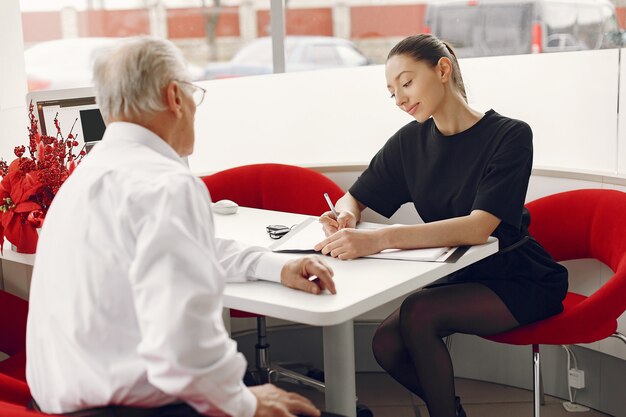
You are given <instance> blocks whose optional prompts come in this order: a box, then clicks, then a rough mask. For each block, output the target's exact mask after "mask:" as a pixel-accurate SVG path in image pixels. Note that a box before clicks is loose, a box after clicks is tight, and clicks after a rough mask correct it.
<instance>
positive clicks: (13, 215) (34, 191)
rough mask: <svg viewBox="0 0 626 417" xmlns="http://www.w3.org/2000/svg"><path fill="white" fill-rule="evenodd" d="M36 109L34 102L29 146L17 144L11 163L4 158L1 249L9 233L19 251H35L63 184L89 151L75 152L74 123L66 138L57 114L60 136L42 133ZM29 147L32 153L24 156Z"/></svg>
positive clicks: (0, 184)
mask: <svg viewBox="0 0 626 417" xmlns="http://www.w3.org/2000/svg"><path fill="white" fill-rule="evenodd" d="M33 111H34V106H33V103H32V102H31V103H30V105H29V113H28V116H29V119H30V126H29V127H28V139H29V144H28V146H24V145H22V146H16V147H15V150H14V153H15V156H16V157H17V158H16V159H15V160H14V161H13V162H11V164H7V163H6V162H5V161H4V160H0V176H2V181H0V250H2V249H3V246H4V238H5V236H6V238H7V240H8V241H9V242H11V243H12V244H14V245H15V246H16V247H17V251H18V252H22V253H35V249H36V247H37V239H38V233H37V228H39V227H41V226H42V224H43V221H44V218H45V216H46V213H47V212H48V208H49V207H50V203H52V199H54V196H55V195H56V193H57V191H59V187H61V184H63V182H64V181H65V180H66V179H67V177H68V176H69V175H70V174H71V173H72V171H74V169H75V168H76V164H78V163H79V162H80V160H81V159H82V157H83V156H84V155H85V150H84V147H83V148H82V149H81V150H80V152H78V154H77V155H75V154H74V150H75V148H76V147H77V146H78V145H79V143H78V141H77V140H76V135H74V134H73V133H72V130H73V129H74V126H72V129H71V130H70V132H69V133H68V135H67V138H64V137H63V134H62V133H61V126H60V124H59V120H58V114H57V115H56V116H55V118H54V126H55V127H56V130H57V134H56V137H55V136H45V135H44V136H42V135H40V134H39V128H38V127H37V119H36V118H35V115H34V112H33ZM74 124H76V121H74ZM26 151H28V155H27V156H24V154H25V153H26Z"/></svg>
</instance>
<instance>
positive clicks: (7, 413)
mask: <svg viewBox="0 0 626 417" xmlns="http://www.w3.org/2000/svg"><path fill="white" fill-rule="evenodd" d="M48 415H50V414H44V413H39V412H37V411H33V410H28V409H26V406H23V405H15V404H11V403H6V402H4V401H0V416H2V417H35V416H48Z"/></svg>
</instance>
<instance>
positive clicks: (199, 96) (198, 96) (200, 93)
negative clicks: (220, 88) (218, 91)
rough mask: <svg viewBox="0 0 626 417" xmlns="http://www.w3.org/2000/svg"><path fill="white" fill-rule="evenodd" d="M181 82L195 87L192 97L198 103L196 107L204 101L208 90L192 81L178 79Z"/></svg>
mask: <svg viewBox="0 0 626 417" xmlns="http://www.w3.org/2000/svg"><path fill="white" fill-rule="evenodd" d="M178 82H179V83H181V84H185V85H188V86H190V87H193V91H192V93H191V97H193V102H194V103H196V107H198V106H199V105H200V104H202V102H203V101H204V95H205V94H206V90H205V89H204V88H202V87H200V86H199V85H195V84H194V83H190V82H189V81H178Z"/></svg>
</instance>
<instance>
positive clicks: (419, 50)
mask: <svg viewBox="0 0 626 417" xmlns="http://www.w3.org/2000/svg"><path fill="white" fill-rule="evenodd" d="M396 55H406V56H409V57H411V58H413V59H414V60H415V61H426V62H427V63H428V64H429V65H430V66H431V67H435V66H436V65H437V63H438V62H439V60H440V59H441V58H443V57H446V58H448V59H449V60H450V62H452V81H453V82H454V85H455V86H456V88H457V89H458V90H459V92H460V93H461V95H462V96H463V98H464V99H465V101H466V102H467V94H466V93H465V85H464V84H463V77H462V76H461V70H460V68H459V62H458V61H457V59H456V54H455V53H454V49H452V46H451V45H450V44H449V43H448V42H446V41H442V40H440V39H438V38H437V37H435V36H433V35H430V34H427V33H422V34H420V35H413V36H409V37H408V38H405V39H403V40H401V41H400V42H398V44H396V46H394V47H393V48H392V49H391V51H389V55H387V60H389V58H391V57H392V56H396Z"/></svg>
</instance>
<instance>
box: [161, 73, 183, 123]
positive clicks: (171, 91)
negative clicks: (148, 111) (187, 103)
mask: <svg viewBox="0 0 626 417" xmlns="http://www.w3.org/2000/svg"><path fill="white" fill-rule="evenodd" d="M165 102H166V105H167V108H168V110H169V111H170V112H172V113H173V114H174V115H175V116H176V118H178V119H180V118H181V117H182V116H183V110H182V108H183V92H182V91H181V89H180V86H179V85H178V83H177V82H176V81H170V83H169V84H168V85H167V86H166V87H165Z"/></svg>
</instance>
